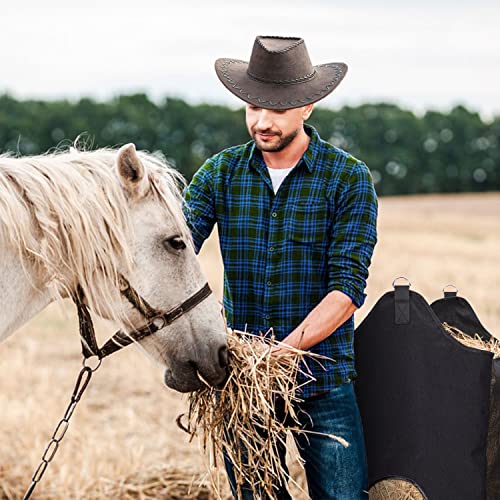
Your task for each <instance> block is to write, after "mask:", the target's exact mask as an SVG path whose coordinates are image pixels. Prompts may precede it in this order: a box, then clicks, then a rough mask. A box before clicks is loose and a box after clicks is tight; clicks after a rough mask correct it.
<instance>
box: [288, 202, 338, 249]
mask: <svg viewBox="0 0 500 500" xmlns="http://www.w3.org/2000/svg"><path fill="white" fill-rule="evenodd" d="M329 220H330V217H329V212H328V205H327V203H326V201H325V202H323V201H318V202H312V203H311V202H304V201H300V202H298V201H295V202H293V203H292V204H291V205H290V206H289V207H288V210H287V220H286V222H285V238H286V239H287V240H289V241H295V242H297V243H304V244H314V245H322V244H324V245H326V244H327V243H328V240H329V238H328V227H329Z"/></svg>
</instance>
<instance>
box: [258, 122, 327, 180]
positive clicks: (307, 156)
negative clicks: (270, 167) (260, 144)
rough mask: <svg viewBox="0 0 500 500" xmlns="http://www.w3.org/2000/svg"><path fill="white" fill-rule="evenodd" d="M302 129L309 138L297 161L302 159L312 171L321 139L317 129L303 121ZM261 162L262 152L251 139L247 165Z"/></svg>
mask: <svg viewBox="0 0 500 500" xmlns="http://www.w3.org/2000/svg"><path fill="white" fill-rule="evenodd" d="M304 130H305V132H306V134H307V135H308V136H309V137H310V138H311V140H310V141H309V145H308V146H307V149H306V150H305V151H304V154H303V155H302V157H301V159H300V160H299V163H300V162H301V161H303V162H304V163H305V165H306V167H307V169H308V170H309V172H312V170H313V167H314V162H315V160H316V155H317V154H318V149H319V143H320V141H321V139H320V137H319V134H318V132H317V130H316V129H315V128H314V127H313V126H312V125H308V124H307V123H304ZM262 162H263V157H262V152H261V151H260V149H259V148H257V147H255V141H251V147H250V153H249V156H248V164H249V165H254V166H256V165H258V164H261V163H262Z"/></svg>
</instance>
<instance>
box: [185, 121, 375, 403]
mask: <svg viewBox="0 0 500 500" xmlns="http://www.w3.org/2000/svg"><path fill="white" fill-rule="evenodd" d="M304 129H305V131H306V132H307V134H308V135H309V136H310V137H311V140H310V143H309V146H308V148H307V150H306V151H305V153H304V154H303V156H302V158H301V160H300V161H299V162H298V163H297V165H296V166H295V168H294V169H293V170H292V171H291V172H290V173H289V174H288V175H287V177H286V178H285V179H284V181H283V183H282V184H281V186H280V188H279V189H278V192H277V193H276V194H275V193H274V191H273V186H272V183H271V179H270V177H269V173H268V170H267V167H266V164H265V162H264V159H263V157H262V153H261V151H260V150H259V149H258V148H256V147H255V144H254V141H253V140H252V141H249V142H247V143H246V144H242V145H239V146H234V147H231V148H228V149H225V150H223V151H221V152H220V153H217V154H216V155H214V156H212V157H211V158H209V159H208V160H207V161H206V162H205V163H204V164H203V165H202V166H201V168H200V169H199V170H198V171H197V172H196V174H195V175H194V177H193V180H192V181H191V183H190V185H189V186H188V188H187V189H186V192H185V197H184V214H185V216H186V219H187V222H188V225H189V227H190V229H191V232H192V234H193V240H194V244H195V250H196V252H198V251H199V250H200V248H201V246H202V244H203V242H204V240H205V239H206V238H207V237H208V236H209V234H210V232H211V231H212V228H213V226H214V224H215V223H217V225H218V231H219V241H220V248H221V252H222V257H223V262H224V309H225V314H226V318H227V323H228V326H229V327H231V328H234V329H238V330H246V331H248V332H254V333H260V332H261V333H265V332H267V331H268V330H269V329H270V328H271V327H272V328H273V331H274V334H275V336H276V338H277V339H278V340H282V339H284V338H285V337H286V336H287V335H288V334H289V333H290V332H291V331H292V330H294V329H295V328H296V327H297V326H298V324H299V323H300V322H301V321H302V320H303V319H304V318H305V317H306V316H307V315H308V314H309V312H310V311H311V310H312V309H313V308H314V307H315V306H316V305H317V304H318V303H319V302H320V301H321V300H322V299H323V297H325V295H326V294H327V293H328V292H330V291H332V290H340V291H341V292H343V293H345V294H346V295H348V296H349V297H350V298H351V299H352V301H353V302H354V304H355V305H356V306H357V307H358V308H359V307H361V306H362V305H363V303H364V301H365V298H366V293H364V289H365V286H366V279H367V277H368V268H369V266H370V262H371V257H372V254H373V250H374V247H375V244H376V242H377V227H376V226H377V215H378V201H377V195H376V192H375V188H374V185H373V180H372V177H371V173H370V171H369V169H368V167H367V166H366V165H365V163H363V162H362V161H360V160H358V159H356V158H354V157H353V156H351V155H350V154H348V153H346V152H345V151H343V150H341V149H338V148H336V147H335V146H332V145H331V144H329V143H327V142H325V141H323V140H322V139H321V138H320V137H319V135H318V133H317V131H316V130H315V129H314V128H313V127H311V126H310V125H304ZM353 336H354V317H353V316H351V317H350V318H349V319H348V320H347V321H345V322H344V323H343V324H342V325H341V326H339V327H338V328H337V329H336V330H335V331H334V332H332V334H331V335H330V336H329V337H327V338H326V339H325V340H323V341H322V342H320V343H319V344H317V345H315V346H314V347H312V348H311V351H313V352H316V353H319V354H322V355H325V356H328V357H329V358H332V359H334V360H335V362H322V364H323V367H321V366H320V365H318V364H317V363H315V362H311V361H309V363H308V366H309V368H310V369H311V371H312V374H313V376H314V377H315V379H316V380H315V381H313V382H310V383H308V384H306V385H304V386H303V392H302V394H301V396H302V397H306V398H307V397H310V396H313V395H315V394H318V393H321V392H325V391H328V390H331V389H333V388H334V387H335V386H336V385H338V384H341V383H343V382H345V381H347V380H349V379H350V380H352V379H354V378H355V377H356V375H357V374H356V371H355V368H354V351H353Z"/></svg>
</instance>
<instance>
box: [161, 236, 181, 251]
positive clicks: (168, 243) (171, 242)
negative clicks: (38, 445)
mask: <svg viewBox="0 0 500 500" xmlns="http://www.w3.org/2000/svg"><path fill="white" fill-rule="evenodd" d="M163 245H164V246H165V248H166V249H167V250H168V249H169V248H173V249H174V250H183V249H184V248H186V244H185V243H184V241H183V239H182V238H181V237H180V236H177V235H176V236H172V237H171V238H167V239H166V240H164V241H163Z"/></svg>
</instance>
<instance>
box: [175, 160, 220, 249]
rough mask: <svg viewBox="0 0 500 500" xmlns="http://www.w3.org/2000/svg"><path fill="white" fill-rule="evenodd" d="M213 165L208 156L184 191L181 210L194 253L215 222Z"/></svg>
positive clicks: (199, 247)
mask: <svg viewBox="0 0 500 500" xmlns="http://www.w3.org/2000/svg"><path fill="white" fill-rule="evenodd" d="M214 167H215V164H214V160H213V158H209V159H208V160H207V161H206V162H205V163H204V164H203V165H202V166H201V167H200V168H199V169H198V171H197V172H196V173H195V174H194V176H193V179H192V180H191V182H190V184H189V185H188V187H187V188H186V190H185V191H184V199H183V203H182V210H183V212H184V216H185V217H186V222H187V225H188V227H189V229H190V231H191V234H192V236H193V243H194V247H195V252H196V253H198V252H199V251H200V249H201V246H202V245H203V242H204V241H205V240H206V239H207V238H208V237H209V236H210V233H211V232H212V229H213V227H214V224H215V198H214V190H213V185H214V179H213V175H214V174H213V170H214Z"/></svg>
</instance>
